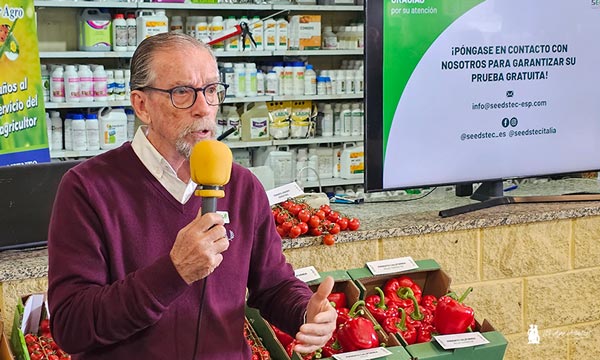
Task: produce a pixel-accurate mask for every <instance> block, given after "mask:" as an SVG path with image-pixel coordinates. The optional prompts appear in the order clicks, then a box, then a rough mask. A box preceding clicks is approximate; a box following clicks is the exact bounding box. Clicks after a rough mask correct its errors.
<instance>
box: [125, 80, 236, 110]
mask: <svg viewBox="0 0 600 360" xmlns="http://www.w3.org/2000/svg"><path fill="white" fill-rule="evenodd" d="M228 87H229V85H227V84H224V83H220V82H216V83H211V84H207V85H206V86H204V87H199V88H195V87H191V86H176V87H174V88H171V89H159V88H155V87H152V86H144V87H141V88H139V89H137V90H142V91H143V90H146V89H148V90H155V91H161V92H164V93H167V94H169V96H170V97H171V103H172V104H173V106H175V107H176V108H177V109H189V108H191V107H192V106H193V105H194V104H195V103H196V99H197V98H198V91H202V95H204V100H206V103H207V104H208V105H212V106H218V105H221V104H222V103H223V101H225V95H226V94H227V88H228Z"/></svg>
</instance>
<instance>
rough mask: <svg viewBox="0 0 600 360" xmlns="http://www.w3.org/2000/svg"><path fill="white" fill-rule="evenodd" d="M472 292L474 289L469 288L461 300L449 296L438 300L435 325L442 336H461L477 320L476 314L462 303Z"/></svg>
mask: <svg viewBox="0 0 600 360" xmlns="http://www.w3.org/2000/svg"><path fill="white" fill-rule="evenodd" d="M471 291H473V288H472V287H469V288H468V289H467V290H466V291H465V293H464V294H463V295H462V296H461V297H460V298H459V299H454V298H453V297H452V295H451V294H448V295H445V296H442V297H441V298H440V299H439V300H438V304H437V307H436V309H435V319H434V325H435V327H436V329H437V331H438V332H439V333H440V334H442V335H447V334H461V333H464V332H466V331H467V329H468V328H469V326H470V325H471V323H472V322H473V319H474V318H475V312H474V311H473V309H472V308H470V307H468V306H466V305H463V304H462V302H463V300H464V299H465V298H466V297H467V295H468V294H469V293H470V292H471Z"/></svg>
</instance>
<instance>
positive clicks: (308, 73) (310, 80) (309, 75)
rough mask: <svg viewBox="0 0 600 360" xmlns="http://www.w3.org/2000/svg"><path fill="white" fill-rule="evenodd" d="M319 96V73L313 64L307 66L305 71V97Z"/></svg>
mask: <svg viewBox="0 0 600 360" xmlns="http://www.w3.org/2000/svg"><path fill="white" fill-rule="evenodd" d="M316 94H317V73H316V72H315V71H314V70H313V66H312V65H311V64H307V65H306V70H304V95H316Z"/></svg>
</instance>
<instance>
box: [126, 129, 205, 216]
mask: <svg viewBox="0 0 600 360" xmlns="http://www.w3.org/2000/svg"><path fill="white" fill-rule="evenodd" d="M147 131H148V127H147V126H146V125H142V126H140V127H139V128H138V130H137V132H136V133H135V136H134V137H133V141H131V147H132V148H133V151H134V152H135V154H136V155H137V156H138V158H140V161H141V162H142V164H144V166H145V167H146V168H147V169H148V171H150V173H151V174H152V175H153V176H154V177H155V178H156V180H158V182H160V183H161V185H162V186H163V187H164V188H165V189H166V190H167V191H168V192H169V193H170V194H171V195H173V197H174V198H175V199H177V201H179V202H180V203H182V204H185V203H186V202H187V201H188V200H189V199H190V198H191V197H192V195H193V194H194V191H195V190H196V187H197V185H196V184H195V183H194V182H193V181H192V180H190V181H189V182H188V183H187V184H186V183H184V182H183V181H181V180H180V179H179V178H178V177H177V173H176V172H175V170H174V169H173V167H172V166H171V164H169V162H168V161H167V160H166V159H165V158H164V157H163V156H162V155H161V154H160V153H159V152H158V150H156V148H154V146H153V145H152V144H151V143H150V141H148V138H147V137H146V133H147Z"/></svg>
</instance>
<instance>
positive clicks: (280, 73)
mask: <svg viewBox="0 0 600 360" xmlns="http://www.w3.org/2000/svg"><path fill="white" fill-rule="evenodd" d="M272 70H273V71H275V74H277V84H278V87H277V95H283V63H282V62H279V61H278V62H275V63H273V68H272Z"/></svg>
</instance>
